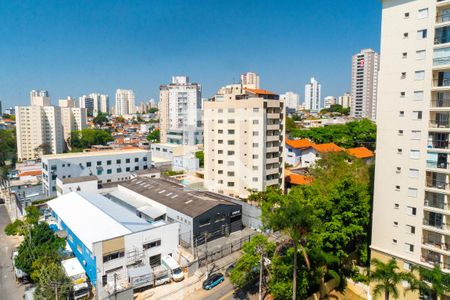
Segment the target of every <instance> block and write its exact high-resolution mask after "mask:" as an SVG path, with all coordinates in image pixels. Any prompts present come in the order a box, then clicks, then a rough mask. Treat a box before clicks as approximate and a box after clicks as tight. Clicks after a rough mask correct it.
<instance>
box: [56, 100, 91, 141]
mask: <svg viewBox="0 0 450 300" xmlns="http://www.w3.org/2000/svg"><path fill="white" fill-rule="evenodd" d="M61 124H62V127H63V135H64V142H67V139H68V138H69V137H70V133H71V132H72V131H81V130H82V129H83V128H87V110H86V108H79V107H61Z"/></svg>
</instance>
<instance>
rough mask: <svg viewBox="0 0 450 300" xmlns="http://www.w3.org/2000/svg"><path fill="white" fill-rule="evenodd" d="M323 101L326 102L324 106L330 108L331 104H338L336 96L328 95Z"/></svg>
mask: <svg viewBox="0 0 450 300" xmlns="http://www.w3.org/2000/svg"><path fill="white" fill-rule="evenodd" d="M323 102H324V108H330V107H331V105H335V104H338V102H337V99H336V97H334V96H326V97H325V98H324V99H323Z"/></svg>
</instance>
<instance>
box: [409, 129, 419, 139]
mask: <svg viewBox="0 0 450 300" xmlns="http://www.w3.org/2000/svg"><path fill="white" fill-rule="evenodd" d="M420 136H421V131H420V130H411V139H412V140H420Z"/></svg>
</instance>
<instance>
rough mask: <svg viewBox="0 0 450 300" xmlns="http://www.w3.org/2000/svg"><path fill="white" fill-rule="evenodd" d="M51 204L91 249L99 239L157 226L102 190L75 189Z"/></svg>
mask: <svg viewBox="0 0 450 300" xmlns="http://www.w3.org/2000/svg"><path fill="white" fill-rule="evenodd" d="M47 204H48V206H49V207H50V208H51V209H52V210H53V211H54V212H55V213H56V215H58V216H59V218H60V219H61V220H62V221H63V222H64V223H65V224H66V226H67V227H69V229H70V230H71V231H72V232H73V233H74V234H75V235H76V236H77V237H78V238H79V239H80V240H81V241H82V242H83V244H84V245H85V246H86V247H87V248H88V249H89V250H90V251H92V244H93V243H95V242H98V241H104V240H108V239H112V238H115V237H118V236H123V235H126V234H129V233H132V232H136V231H141V230H145V229H149V228H152V227H154V226H153V225H151V224H150V223H148V222H146V221H144V220H143V219H141V218H139V217H138V216H136V215H134V214H133V213H131V212H130V211H128V210H127V209H125V208H123V207H122V206H120V205H119V204H116V203H114V202H113V201H111V200H109V199H108V198H106V197H104V196H102V195H100V194H95V193H86V192H72V193H69V194H65V195H62V196H60V197H58V198H56V199H54V200H51V201H49V202H47Z"/></svg>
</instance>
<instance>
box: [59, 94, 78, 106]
mask: <svg viewBox="0 0 450 300" xmlns="http://www.w3.org/2000/svg"><path fill="white" fill-rule="evenodd" d="M75 102H76V100H75V99H74V98H72V97H70V96H68V97H67V98H66V99H59V101H58V106H59V107H75V106H76V105H75V104H76V103H75Z"/></svg>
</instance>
